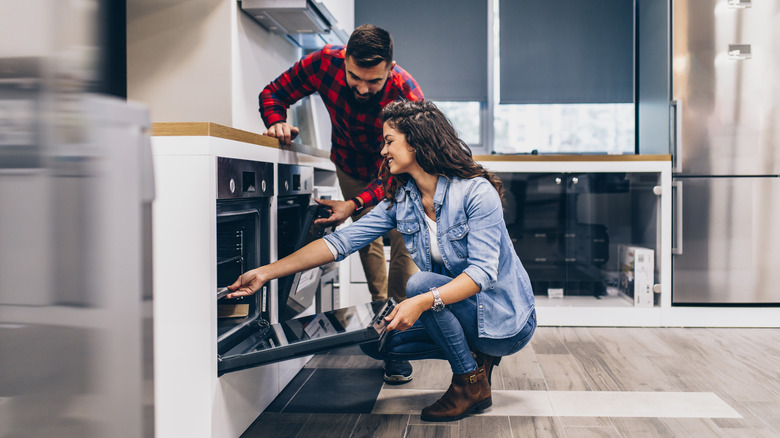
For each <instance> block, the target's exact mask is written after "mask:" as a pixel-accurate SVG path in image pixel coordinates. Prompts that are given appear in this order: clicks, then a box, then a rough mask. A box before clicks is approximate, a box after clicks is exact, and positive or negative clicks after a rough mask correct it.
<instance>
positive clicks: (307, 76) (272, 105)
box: [259, 50, 322, 127]
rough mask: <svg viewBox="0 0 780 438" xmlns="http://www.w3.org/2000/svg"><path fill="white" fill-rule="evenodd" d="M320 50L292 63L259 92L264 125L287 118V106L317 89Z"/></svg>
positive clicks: (320, 61) (320, 60)
mask: <svg viewBox="0 0 780 438" xmlns="http://www.w3.org/2000/svg"><path fill="white" fill-rule="evenodd" d="M321 64H322V50H318V51H316V52H312V53H310V54H309V55H307V56H305V57H303V58H301V59H300V60H299V61H298V62H296V63H295V64H293V66H292V67H290V68H289V69H288V70H287V71H285V72H284V73H282V74H281V75H279V77H278V78H276V79H274V81H273V82H271V83H270V84H268V85H267V86H266V87H265V88H263V91H261V92H260V96H259V103H260V115H261V116H262V117H263V122H264V123H265V126H266V127H269V126H271V125H273V124H274V123H278V122H284V121H286V120H287V108H289V107H290V105H292V104H294V103H295V102H297V101H299V100H301V99H303V98H304V97H306V96H308V95H310V94H312V93H314V92H315V91H317V86H318V84H319V78H318V72H319V70H320V66H321Z"/></svg>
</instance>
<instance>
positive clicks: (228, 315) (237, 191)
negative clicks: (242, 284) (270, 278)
mask: <svg viewBox="0 0 780 438" xmlns="http://www.w3.org/2000/svg"><path fill="white" fill-rule="evenodd" d="M273 175H274V171H273V164H272V163H263V162H258V161H249V160H239V159H233V158H223V157H218V158H217V233H216V237H217V238H216V246H217V346H218V347H217V349H218V351H219V352H220V353H221V352H224V351H227V350H229V349H230V348H232V347H233V346H234V345H235V344H236V343H238V342H239V341H238V339H239V338H240V337H241V335H242V333H244V332H246V331H247V330H252V328H253V326H254V325H256V324H257V323H258V321H264V322H265V323H264V324H263V325H267V322H266V321H268V319H269V316H270V315H269V296H268V295H269V294H268V286H267V285H266V286H263V288H262V289H261V290H260V291H258V292H257V293H256V294H254V295H252V296H250V297H240V298H232V299H228V298H226V297H225V295H227V289H226V287H227V286H229V285H231V284H233V282H235V281H236V279H237V278H238V277H239V276H240V275H241V274H243V273H244V272H246V271H248V270H251V269H254V268H256V267H258V266H261V265H264V264H267V263H269V262H270V244H269V242H270V223H271V200H272V196H273V193H274V177H273Z"/></svg>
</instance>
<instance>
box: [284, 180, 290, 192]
mask: <svg viewBox="0 0 780 438" xmlns="http://www.w3.org/2000/svg"><path fill="white" fill-rule="evenodd" d="M284 189H285V190H290V183H288V182H287V181H285V182H284Z"/></svg>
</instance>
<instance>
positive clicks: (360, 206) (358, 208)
mask: <svg viewBox="0 0 780 438" xmlns="http://www.w3.org/2000/svg"><path fill="white" fill-rule="evenodd" d="M350 201H352V203H353V204H355V211H354V212H353V213H352V214H353V215H355V214H358V213H360V212H361V211H362V210H363V207H365V205H364V204H363V200H362V199H360V197H359V196H355V197H354V198H351V199H350Z"/></svg>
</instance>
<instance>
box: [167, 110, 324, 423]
mask: <svg viewBox="0 0 780 438" xmlns="http://www.w3.org/2000/svg"><path fill="white" fill-rule="evenodd" d="M277 144H278V143H277V141H276V140H275V139H273V138H269V137H264V136H261V135H257V134H253V133H250V132H246V131H240V130H237V129H232V128H227V127H224V126H221V125H217V124H213V123H162V124H154V126H153V138H152V146H153V155H154V168H155V181H156V187H157V198H156V201H155V205H154V220H153V226H154V228H153V234H154V288H155V292H156V296H155V302H154V315H155V328H154V343H155V382H156V386H155V402H156V403H155V405H156V433H157V436H187V437H236V436H239V435H241V433H243V432H244V430H246V428H247V427H248V426H249V425H250V424H251V423H252V422H253V421H254V420H255V419H256V418H257V416H258V415H259V414H260V413H261V412H262V411H263V410H264V409H265V408H266V406H268V404H270V403H271V401H273V400H274V398H275V397H276V396H277V395H278V394H279V392H280V391H281V390H282V389H283V388H284V387H285V386H286V385H287V383H289V381H290V380H291V379H292V378H293V377H294V376H295V375H296V374H297V373H298V371H299V370H300V369H301V368H302V367H303V365H304V364H305V362H306V358H302V359H295V360H289V361H285V362H280V363H274V364H270V365H265V366H260V367H257V368H250V369H245V370H241V371H236V372H231V373H228V374H224V375H222V376H221V377H218V370H217V342H216V339H217V300H216V298H215V297H216V295H215V291H216V288H217V279H216V277H217V239H216V236H215V234H216V230H217V202H216V200H217V161H218V160H217V158H218V157H223V158H233V159H240V160H248V161H259V162H264V163H273V167H274V169H276V167H277V166H278V164H279V163H284V164H299V165H306V166H311V167H313V168H314V169H315V172H317V171H318V170H319V171H323V172H325V173H328V172H332V171H335V167H334V165H333V164H332V163H331V162H330V160H329V159H328V156H327V152H324V151H318V150H314V149H311V148H307V147H302V146H293V147H292V148H294V149H290V148H284V149H282V148H279V147H278V146H277ZM275 174H276V173H274V175H275ZM276 189H277V188H276V187H274V190H276ZM270 200H271V201H270V202H271V211H275V207H276V206H275V205H274V203H275V202H276V198H275V197H272V198H270ZM270 230H271V232H270V235H269V240H268V242H267V245H268V247H269V248H270V259H271V261H273V260H276V250H275V248H276V246H277V242H276V238H277V237H276V232H275V230H276V223H275V215H274V214H271V215H270ZM275 293H276V282H275V281H274V282H271V287H270V290H269V291H268V294H269V297H270V298H269V300H268V304H269V306H270V309H269V314H270V315H272V316H271V319H272V321H270V322H276V321H273V319H274V317H275V316H276V315H277V303H276V299H275V298H274V296H275Z"/></svg>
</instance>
